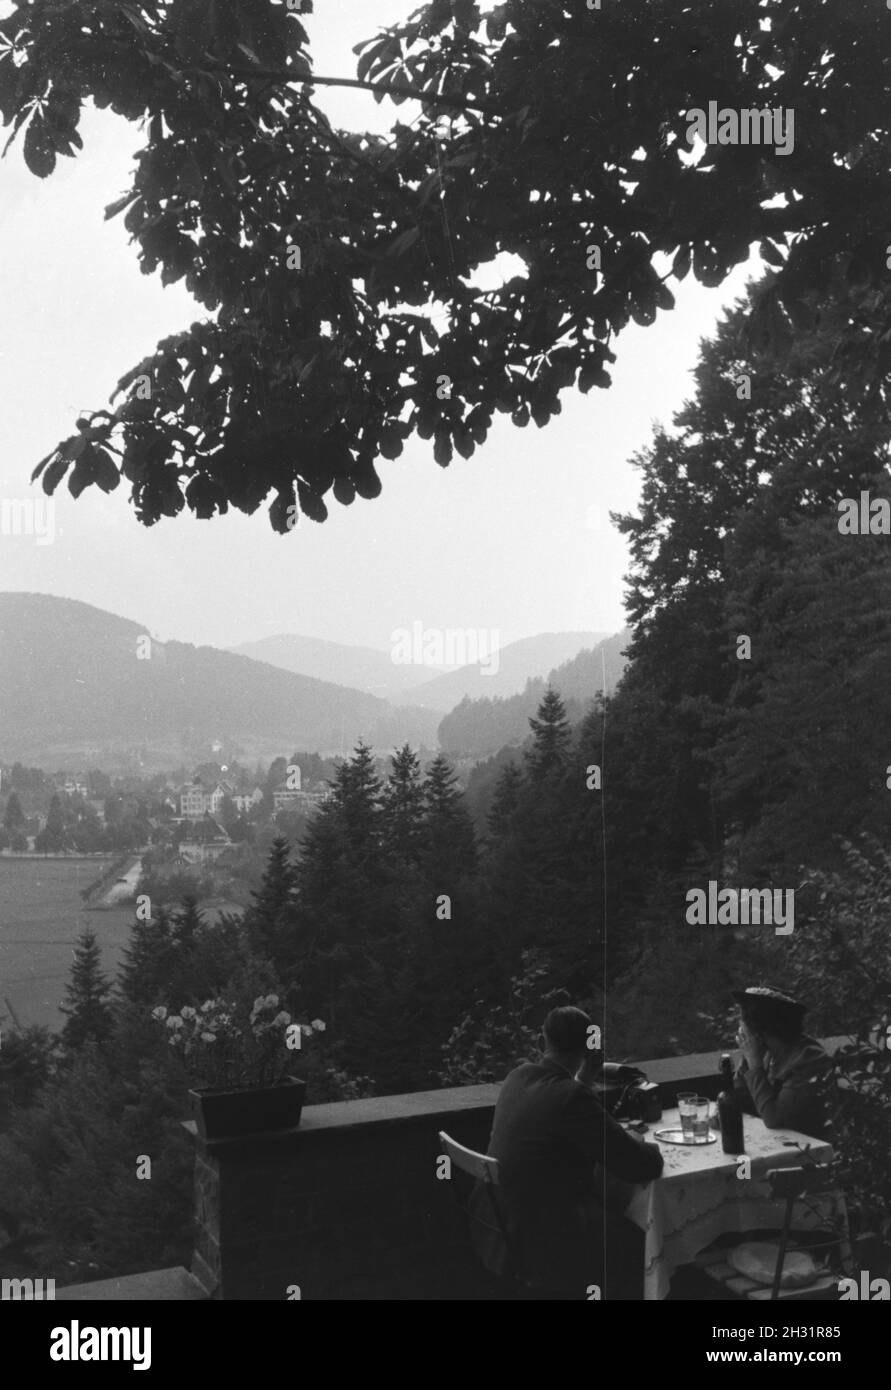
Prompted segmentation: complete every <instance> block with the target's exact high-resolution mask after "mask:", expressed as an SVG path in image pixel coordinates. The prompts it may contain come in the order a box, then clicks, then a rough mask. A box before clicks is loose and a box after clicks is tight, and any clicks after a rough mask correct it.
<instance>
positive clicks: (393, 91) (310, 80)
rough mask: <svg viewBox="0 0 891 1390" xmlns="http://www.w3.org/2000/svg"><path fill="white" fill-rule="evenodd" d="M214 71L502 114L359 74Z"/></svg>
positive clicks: (460, 99) (216, 67)
mask: <svg viewBox="0 0 891 1390" xmlns="http://www.w3.org/2000/svg"><path fill="white" fill-rule="evenodd" d="M212 70H213V71H214V72H225V73H227V74H228V75H229V76H230V77H240V78H246V77H247V78H249V77H266V78H269V79H271V80H272V81H274V82H290V83H298V82H305V83H307V84H308V85H309V86H317V87H358V88H360V89H361V90H362V91H365V92H383V93H384V94H385V95H386V96H402V97H411V98H413V100H415V101H423V102H426V103H427V104H428V105H430V106H455V107H457V108H458V109H459V110H462V111H482V112H483V113H484V114H485V115H487V116H497V115H500V114H501V113H500V112H499V111H497V110H496V109H495V107H493V106H489V105H486V104H484V103H483V102H478V101H467V100H465V99H464V98H463V97H446V96H433V95H431V94H430V93H429V92H425V91H422V90H421V88H420V87H410V86H408V85H405V86H400V85H398V84H397V83H395V82H362V81H360V80H359V78H358V77H320V76H317V75H316V74H315V73H310V74H309V76H306V75H302V76H301V75H299V74H298V73H296V72H288V71H287V70H285V71H283V72H277V71H276V70H275V69H270V68H233V67H228V66H227V65H225V64H223V63H221V64H219V65H217V64H215V65H214V67H213V69H212Z"/></svg>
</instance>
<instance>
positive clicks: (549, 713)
mask: <svg viewBox="0 0 891 1390" xmlns="http://www.w3.org/2000/svg"><path fill="white" fill-rule="evenodd" d="M529 725H530V728H531V729H532V747H531V748H530V749H528V751H527V753H526V767H527V769H528V772H529V776H530V777H531V778H532V780H533V781H535V782H540V781H542V780H543V779H544V778H545V777H547V776H549V775H550V774H551V773H553V772H562V771H563V770H564V768H565V767H566V765H567V762H568V757H569V744H570V738H571V734H570V728H569V722H568V720H567V718H566V707H565V706H564V704H563V701H562V700H561V698H560V696H559V695H558V694H557V691H556V690H553V689H551V688H550V687H549V688H548V689H547V690H546V692H545V694H544V698H543V699H542V702H541V704H540V705H539V707H538V718H537V719H530V720H529Z"/></svg>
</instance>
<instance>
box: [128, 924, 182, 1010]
mask: <svg viewBox="0 0 891 1390" xmlns="http://www.w3.org/2000/svg"><path fill="white" fill-rule="evenodd" d="M172 967H173V941H172V931H171V923H170V917H169V915H168V913H167V912H166V911H165V910H164V909H163V908H161V909H160V910H159V911H158V915H157V916H156V917H151V918H150V919H149V920H148V921H147V922H143V921H138V920H137V921H135V922H134V923H133V927H132V929H131V932H130V940H129V942H128V943H127V945H126V946H125V947H124V951H123V953H122V958H121V965H120V970H119V972H118V989H119V990H120V992H121V994H122V995H123V996H124V998H125V999H126V1000H128V1001H129V1003H131V1004H141V1005H145V1006H146V1007H147V1008H148V1007H152V1006H153V1005H155V1004H158V1003H161V1002H163V1001H162V996H166V993H167V990H168V989H169V985H170V977H171V972H172Z"/></svg>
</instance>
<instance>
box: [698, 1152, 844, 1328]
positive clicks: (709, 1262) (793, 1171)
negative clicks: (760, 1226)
mask: <svg viewBox="0 0 891 1390" xmlns="http://www.w3.org/2000/svg"><path fill="white" fill-rule="evenodd" d="M766 1176H767V1181H768V1182H769V1183H770V1195H771V1196H772V1197H774V1198H776V1199H777V1200H783V1201H784V1202H785V1206H784V1209H783V1224H782V1228H781V1230H780V1232H779V1241H778V1250H777V1262H776V1266H775V1268H774V1276H773V1284H772V1285H771V1287H770V1288H767V1287H766V1286H765V1285H763V1284H759V1283H756V1281H755V1280H754V1279H749V1278H748V1277H747V1276H746V1275H744V1274H740V1272H739V1270H737V1269H734V1267H733V1266H732V1265H731V1264H730V1263H729V1262H728V1260H727V1252H728V1248H729V1246H728V1244H727V1243H726V1241H716V1242H715V1243H714V1244H712V1245H710V1246H708V1247H707V1248H706V1249H705V1250H703V1251H702V1252H701V1254H700V1255H698V1256H697V1259H696V1265H697V1267H698V1268H699V1269H700V1270H701V1271H702V1273H703V1274H705V1275H706V1276H707V1277H708V1278H709V1279H711V1280H712V1281H713V1282H715V1283H717V1284H720V1285H721V1286H722V1287H723V1288H724V1289H726V1290H728V1291H729V1292H730V1293H732V1294H734V1295H735V1296H736V1297H739V1298H746V1299H751V1300H752V1301H754V1302H766V1301H768V1300H770V1301H771V1302H776V1301H778V1300H783V1301H791V1302H812V1301H815V1300H824V1301H830V1300H831V1298H832V1295H833V1293H834V1294H835V1295H836V1296H837V1293H838V1283H839V1279H840V1278H841V1277H842V1276H843V1274H844V1268H843V1246H844V1239H845V1238H844V1236H843V1235H842V1234H841V1233H839V1232H833V1234H832V1235H831V1236H829V1237H828V1238H827V1235H826V1233H825V1232H821V1233H817V1232H815V1233H814V1236H815V1238H814V1239H813V1240H811V1239H810V1238H809V1236H810V1233H809V1232H807V1231H799V1232H793V1230H792V1218H793V1214H794V1210H795V1204H796V1202H797V1201H802V1203H803V1204H806V1203H805V1201H804V1199H806V1198H807V1197H809V1196H814V1195H816V1194H817V1193H821V1192H823V1193H825V1192H829V1191H831V1189H832V1187H833V1186H834V1179H833V1177H832V1174H831V1171H830V1169H829V1168H828V1167H826V1166H825V1165H821V1164H814V1165H813V1166H810V1167H807V1168H805V1167H794V1168H771V1169H769V1170H768V1172H767V1175H766ZM811 1210H813V1208H811ZM764 1235H765V1237H770V1238H773V1239H776V1235H777V1233H776V1232H775V1231H774V1232H766V1233H764ZM793 1236H795V1237H796V1239H797V1240H798V1242H799V1243H798V1244H796V1245H794V1246H793V1245H790V1240H791V1239H792V1237H793ZM743 1239H745V1237H744V1238H743ZM792 1251H796V1252H801V1253H805V1254H808V1255H810V1256H811V1258H815V1257H816V1258H817V1259H818V1260H819V1258H820V1256H821V1255H823V1254H824V1253H825V1254H826V1255H827V1256H829V1257H830V1259H831V1258H832V1256H835V1260H834V1261H833V1263H834V1264H835V1265H837V1267H838V1270H837V1271H836V1270H835V1269H833V1270H832V1271H831V1272H830V1270H829V1261H828V1260H827V1262H826V1264H825V1266H824V1271H823V1272H819V1265H818V1273H817V1275H816V1277H815V1278H814V1279H813V1280H812V1281H811V1283H809V1284H805V1285H799V1286H798V1287H791V1288H783V1287H782V1278H783V1268H784V1266H785V1263H786V1257H787V1255H788V1254H790V1253H791V1252H792Z"/></svg>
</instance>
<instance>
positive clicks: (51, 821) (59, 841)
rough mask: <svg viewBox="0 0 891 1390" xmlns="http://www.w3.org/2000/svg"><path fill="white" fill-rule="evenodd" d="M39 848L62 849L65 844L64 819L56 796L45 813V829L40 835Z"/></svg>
mask: <svg viewBox="0 0 891 1390" xmlns="http://www.w3.org/2000/svg"><path fill="white" fill-rule="evenodd" d="M39 838H40V842H41V843H40V846H39V847H40V848H41V849H42V850H43V851H44V852H46V851H47V850H50V851H52V850H59V849H62V847H63V845H64V844H65V818H64V815H63V814H62V803H61V801H60V800H59V797H58V795H55V796H53V799H52V801H51V802H50V804H49V810H48V811H47V813H46V828H45V829H44V831H43V832H42V834H41V835H40V837H39Z"/></svg>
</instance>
